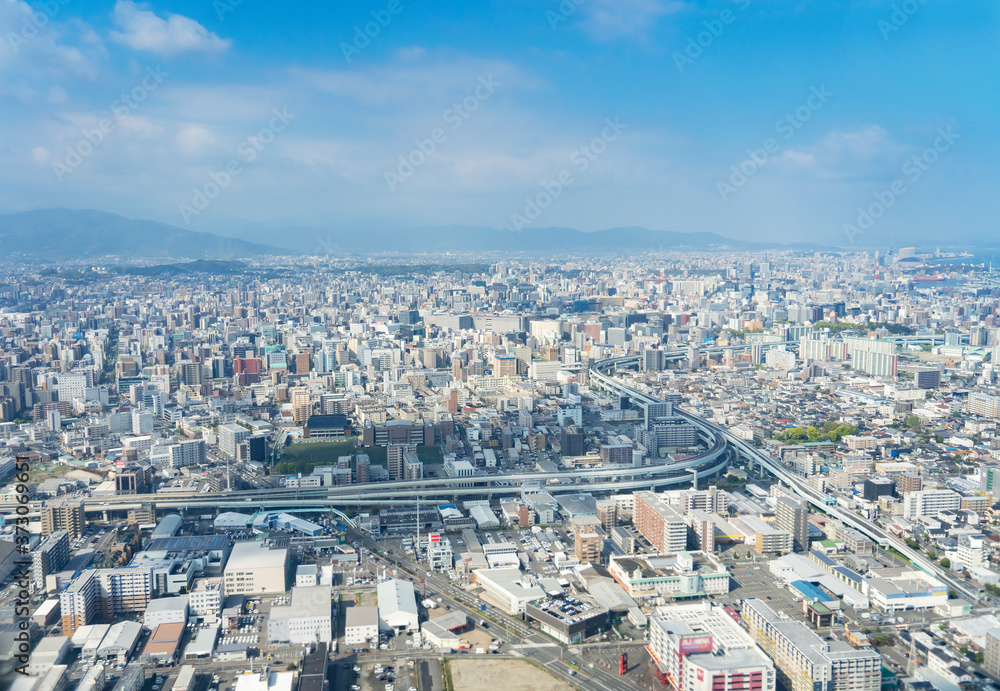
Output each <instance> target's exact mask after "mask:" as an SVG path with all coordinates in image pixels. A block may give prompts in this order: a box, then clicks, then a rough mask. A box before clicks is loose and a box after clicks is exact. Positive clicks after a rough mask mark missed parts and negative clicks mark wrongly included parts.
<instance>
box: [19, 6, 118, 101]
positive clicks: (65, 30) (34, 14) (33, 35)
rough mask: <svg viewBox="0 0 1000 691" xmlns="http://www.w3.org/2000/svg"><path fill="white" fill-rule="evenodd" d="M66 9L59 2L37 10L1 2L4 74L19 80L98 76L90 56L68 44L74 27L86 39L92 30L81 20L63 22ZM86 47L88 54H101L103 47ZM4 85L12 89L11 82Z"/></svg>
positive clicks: (90, 45)
mask: <svg viewBox="0 0 1000 691" xmlns="http://www.w3.org/2000/svg"><path fill="white" fill-rule="evenodd" d="M62 10H63V5H62V4H60V3H58V2H57V3H53V4H52V6H51V8H50V7H48V6H42V7H41V9H39V10H37V11H36V10H35V9H34V8H32V6H31V5H29V4H28V3H27V2H24V1H23V0H0V27H3V34H2V38H0V72H8V73H11V74H12V75H14V78H16V79H19V80H25V79H34V78H38V77H46V78H52V77H55V78H63V77H67V76H73V77H79V76H84V77H89V78H92V77H94V76H96V72H97V71H96V69H95V68H94V66H93V64H92V61H91V60H90V59H89V58H88V56H87V55H84V53H83V52H81V50H80V49H79V48H77V47H76V46H73V45H67V43H66V42H65V39H66V37H67V34H69V33H70V29H71V28H72V27H75V28H76V29H77V33H80V34H81V35H83V36H85V35H86V32H87V31H88V29H89V27H87V25H86V24H84V23H83V22H80V21H77V20H74V21H72V22H70V24H69V25H68V24H67V23H65V22H63V21H61V20H63V19H64V16H63V14H62ZM85 47H86V49H87V51H88V54H91V53H95V52H99V51H100V46H99V45H95V44H92V43H89V42H88V43H87V44H86V46H85ZM4 86H5V87H6V88H7V89H10V84H9V83H8V84H5V85H4Z"/></svg>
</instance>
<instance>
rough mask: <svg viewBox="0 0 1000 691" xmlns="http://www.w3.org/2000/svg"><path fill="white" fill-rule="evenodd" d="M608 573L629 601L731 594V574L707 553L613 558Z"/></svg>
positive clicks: (609, 563)
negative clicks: (632, 599)
mask: <svg viewBox="0 0 1000 691" xmlns="http://www.w3.org/2000/svg"><path fill="white" fill-rule="evenodd" d="M608 572H609V573H610V574H611V576H612V577H613V578H614V579H615V580H616V581H618V583H619V585H621V587H622V588H623V589H624V590H625V592H626V593H628V594H629V596H630V597H632V598H634V599H636V600H639V599H644V598H663V599H683V598H697V597H705V596H706V595H723V594H725V593H728V592H729V571H728V570H727V569H726V567H725V566H724V565H723V564H722V562H720V561H719V560H718V559H716V558H715V556H714V555H711V554H707V553H705V552H680V553H678V554H659V555H636V556H634V557H631V556H626V557H618V556H613V557H611V559H610V560H609V562H608Z"/></svg>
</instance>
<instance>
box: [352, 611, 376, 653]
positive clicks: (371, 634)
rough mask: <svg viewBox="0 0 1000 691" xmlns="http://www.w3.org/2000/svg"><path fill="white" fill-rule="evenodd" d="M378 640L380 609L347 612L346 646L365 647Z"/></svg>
mask: <svg viewBox="0 0 1000 691" xmlns="http://www.w3.org/2000/svg"><path fill="white" fill-rule="evenodd" d="M377 640H378V607H348V608H347V609H346V610H345V625H344V645H346V646H352V645H365V644H366V643H368V642H369V641H377Z"/></svg>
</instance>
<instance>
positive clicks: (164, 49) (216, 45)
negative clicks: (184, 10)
mask: <svg viewBox="0 0 1000 691" xmlns="http://www.w3.org/2000/svg"><path fill="white" fill-rule="evenodd" d="M114 21H115V24H117V25H118V27H120V28H121V29H122V31H112V32H111V38H112V39H113V40H115V41H117V42H118V43H122V44H124V45H127V46H128V47H130V48H132V49H133V50H142V51H148V52H151V53H156V54H157V55H174V54H177V53H185V52H221V51H224V50H226V49H228V48H229V46H230V45H231V44H232V41H231V40H229V39H222V38H219V37H218V36H217V35H216V34H214V33H212V32H211V31H209V30H208V29H206V28H205V27H203V26H202V25H201V24H199V23H198V22H196V21H194V20H193V19H189V18H188V17H184V16H182V15H179V14H170V15H167V18H166V19H162V18H160V17H158V16H157V15H156V14H155V13H154V12H153V11H152V10H148V9H145V5H137V4H135V3H134V2H132V0H118V2H117V3H115V11H114Z"/></svg>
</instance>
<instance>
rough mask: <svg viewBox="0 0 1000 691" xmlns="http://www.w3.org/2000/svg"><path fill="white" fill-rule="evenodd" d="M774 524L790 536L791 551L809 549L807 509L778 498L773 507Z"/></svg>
mask: <svg viewBox="0 0 1000 691" xmlns="http://www.w3.org/2000/svg"><path fill="white" fill-rule="evenodd" d="M775 518H776V520H775V523H776V524H777V526H778V528H780V529H781V530H787V531H788V532H790V533H791V534H792V544H793V549H795V550H796V551H799V552H804V551H806V550H807V549H809V508H808V507H807V506H805V505H804V504H802V503H800V502H798V501H796V500H794V499H792V498H790V497H779V498H778V501H777V504H776V505H775Z"/></svg>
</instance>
